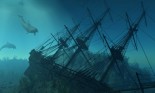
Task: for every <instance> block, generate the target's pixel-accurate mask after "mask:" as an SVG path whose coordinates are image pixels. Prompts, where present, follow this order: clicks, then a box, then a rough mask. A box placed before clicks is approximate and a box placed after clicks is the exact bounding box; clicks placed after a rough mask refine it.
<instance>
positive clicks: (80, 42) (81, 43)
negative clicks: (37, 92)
mask: <svg viewBox="0 0 155 93" xmlns="http://www.w3.org/2000/svg"><path fill="white" fill-rule="evenodd" d="M108 12H109V9H107V10H106V11H105V12H104V14H103V16H102V17H101V18H100V19H99V20H97V21H94V24H93V25H92V26H90V27H89V28H88V29H87V30H86V33H87V34H86V35H85V38H84V39H81V38H79V37H77V38H76V39H75V38H74V37H73V36H72V34H71V33H70V32H69V30H68V28H67V26H65V28H66V30H67V32H68V33H69V34H70V35H71V36H72V39H73V41H74V42H75V44H76V45H77V46H78V48H77V49H76V51H75V53H74V54H73V55H72V56H71V58H70V59H69V61H68V62H67V64H66V65H65V67H68V66H69V65H70V64H71V63H72V62H74V59H75V58H76V56H77V55H79V53H82V55H83V56H84V57H85V59H86V62H87V63H88V64H89V66H91V63H90V61H89V60H88V58H87V57H86V55H85V54H84V51H83V50H88V47H89V46H88V45H87V43H88V42H89V41H90V40H91V38H92V37H93V35H94V34H95V32H96V30H97V29H98V27H99V26H100V25H101V22H102V21H103V19H104V18H105V16H106V15H107V14H108Z"/></svg>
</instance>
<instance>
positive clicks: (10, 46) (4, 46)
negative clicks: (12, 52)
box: [0, 42, 16, 51]
mask: <svg viewBox="0 0 155 93" xmlns="http://www.w3.org/2000/svg"><path fill="white" fill-rule="evenodd" d="M4 48H10V49H11V48H12V49H16V46H15V45H14V44H11V43H9V42H7V43H6V44H4V45H3V46H2V47H1V48H0V51H1V50H2V49H4Z"/></svg>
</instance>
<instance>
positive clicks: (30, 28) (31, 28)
mask: <svg viewBox="0 0 155 93" xmlns="http://www.w3.org/2000/svg"><path fill="white" fill-rule="evenodd" d="M18 17H19V19H20V23H21V25H22V26H23V28H24V29H25V30H26V31H27V32H28V33H33V34H34V35H36V33H37V32H38V29H37V28H36V27H34V26H32V25H31V24H30V23H29V22H26V21H25V20H24V18H23V16H20V15H18Z"/></svg>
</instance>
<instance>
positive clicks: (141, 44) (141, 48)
mask: <svg viewBox="0 0 155 93" xmlns="http://www.w3.org/2000/svg"><path fill="white" fill-rule="evenodd" d="M137 41H138V43H139V45H140V47H141V49H142V51H143V53H144V56H145V58H146V60H147V62H148V64H149V67H150V69H151V70H152V73H153V74H154V75H155V73H154V70H153V68H152V66H151V63H150V61H149V58H148V56H147V55H146V52H145V50H144V48H143V46H142V44H141V42H140V40H139V38H138V37H137Z"/></svg>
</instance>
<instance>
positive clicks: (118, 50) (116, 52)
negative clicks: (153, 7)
mask: <svg viewBox="0 0 155 93" xmlns="http://www.w3.org/2000/svg"><path fill="white" fill-rule="evenodd" d="M145 14H146V13H145V11H143V12H142V14H141V16H140V17H139V19H138V21H137V22H135V23H134V24H133V25H131V24H130V22H129V21H128V23H129V25H130V28H129V30H128V32H127V34H125V35H124V36H123V38H122V39H121V40H120V41H119V43H118V44H116V45H115V46H112V47H110V48H109V49H110V53H111V59H112V61H110V62H109V64H108V65H107V67H106V70H105V71H104V73H103V74H102V76H101V79H100V81H103V80H104V79H105V77H106V76H107V74H108V72H109V70H110V68H111V67H112V66H113V64H114V63H115V62H117V61H118V60H119V61H123V59H124V53H125V50H126V49H127V47H128V44H129V42H130V40H131V39H132V37H133V36H134V34H135V33H137V31H138V26H139V25H140V23H141V21H142V20H143V19H144V18H145ZM127 18H128V16H127Z"/></svg>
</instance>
